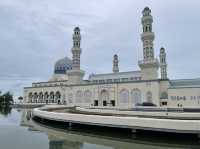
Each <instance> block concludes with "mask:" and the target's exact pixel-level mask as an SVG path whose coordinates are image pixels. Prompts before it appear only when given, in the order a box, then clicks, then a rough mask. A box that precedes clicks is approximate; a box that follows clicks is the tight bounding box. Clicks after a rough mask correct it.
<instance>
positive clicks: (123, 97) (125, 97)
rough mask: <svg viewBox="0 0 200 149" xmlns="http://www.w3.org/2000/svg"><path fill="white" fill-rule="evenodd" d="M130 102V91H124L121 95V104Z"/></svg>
mask: <svg viewBox="0 0 200 149" xmlns="http://www.w3.org/2000/svg"><path fill="white" fill-rule="evenodd" d="M128 101H129V91H128V90H127V89H122V90H121V91H120V95H119V102H120V103H128Z"/></svg>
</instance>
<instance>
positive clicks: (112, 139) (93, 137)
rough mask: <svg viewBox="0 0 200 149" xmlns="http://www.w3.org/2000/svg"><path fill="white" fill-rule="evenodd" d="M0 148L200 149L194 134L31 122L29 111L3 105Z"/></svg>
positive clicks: (0, 111)
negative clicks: (135, 131) (50, 125)
mask: <svg viewBox="0 0 200 149" xmlns="http://www.w3.org/2000/svg"><path fill="white" fill-rule="evenodd" d="M0 149H200V145H199V143H198V140H196V139H195V138H194V137H192V136H172V135H168V134H166V135H161V136H160V135H158V134H153V133H151V132H141V133H139V134H138V135H137V136H131V135H130V134H129V133H127V132H120V131H119V132H112V131H109V130H105V131H103V132H102V131H97V130H94V129H93V130H92V131H91V130H90V129H88V130H85V131H84V130H77V129H76V130H67V129H59V128H52V127H47V126H44V125H41V124H39V123H36V122H34V121H32V120H31V119H30V117H29V110H16V109H6V110H5V109H2V108H0Z"/></svg>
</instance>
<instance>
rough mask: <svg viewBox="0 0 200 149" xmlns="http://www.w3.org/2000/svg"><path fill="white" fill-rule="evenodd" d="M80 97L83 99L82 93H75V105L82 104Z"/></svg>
mask: <svg viewBox="0 0 200 149" xmlns="http://www.w3.org/2000/svg"><path fill="white" fill-rule="evenodd" d="M82 97H83V93H82V91H81V90H78V91H77V92H76V99H75V100H76V103H82Z"/></svg>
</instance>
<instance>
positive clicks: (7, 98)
mask: <svg viewBox="0 0 200 149" xmlns="http://www.w3.org/2000/svg"><path fill="white" fill-rule="evenodd" d="M11 103H13V95H12V94H11V93H10V92H6V93H4V94H3V95H1V94H0V105H10V104H11Z"/></svg>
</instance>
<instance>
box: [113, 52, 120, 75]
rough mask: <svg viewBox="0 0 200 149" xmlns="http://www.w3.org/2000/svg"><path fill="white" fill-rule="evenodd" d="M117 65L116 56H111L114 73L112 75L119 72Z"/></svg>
mask: <svg viewBox="0 0 200 149" xmlns="http://www.w3.org/2000/svg"><path fill="white" fill-rule="evenodd" d="M118 63H119V60H118V55H117V54H115V55H114V56H113V72H114V73H117V72H119V65H118Z"/></svg>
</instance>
